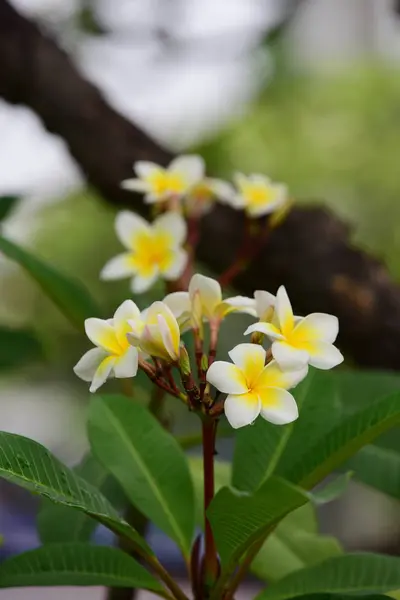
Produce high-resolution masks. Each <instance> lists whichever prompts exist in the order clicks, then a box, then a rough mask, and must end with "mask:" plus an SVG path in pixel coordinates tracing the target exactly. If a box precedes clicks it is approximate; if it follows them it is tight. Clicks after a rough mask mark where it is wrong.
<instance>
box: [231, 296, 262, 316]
mask: <svg viewBox="0 0 400 600" xmlns="http://www.w3.org/2000/svg"><path fill="white" fill-rule="evenodd" d="M223 303H224V304H227V305H228V306H232V307H234V309H235V312H240V313H245V314H247V315H251V316H252V317H256V316H257V313H256V303H255V300H254V299H253V298H248V297H247V296H232V298H225V300H224V301H223Z"/></svg>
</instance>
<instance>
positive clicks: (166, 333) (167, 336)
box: [157, 315, 179, 360]
mask: <svg viewBox="0 0 400 600" xmlns="http://www.w3.org/2000/svg"><path fill="white" fill-rule="evenodd" d="M157 321H158V326H159V328H160V333H161V337H162V341H163V343H164V346H165V348H166V350H167V352H168V354H169V356H170V358H171V359H172V360H177V359H178V358H179V354H178V353H177V352H176V349H175V348H174V344H173V341H172V336H171V332H170V330H169V327H168V325H167V322H166V320H165V318H164V317H163V315H157Z"/></svg>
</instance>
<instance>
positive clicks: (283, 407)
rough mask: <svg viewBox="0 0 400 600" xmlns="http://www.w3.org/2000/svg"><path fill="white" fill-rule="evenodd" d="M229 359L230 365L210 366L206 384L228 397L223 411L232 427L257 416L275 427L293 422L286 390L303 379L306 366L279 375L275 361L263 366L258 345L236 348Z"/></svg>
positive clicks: (293, 412) (295, 411)
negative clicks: (230, 360)
mask: <svg viewBox="0 0 400 600" xmlns="http://www.w3.org/2000/svg"><path fill="white" fill-rule="evenodd" d="M229 356H230V358H231V359H232V361H233V363H234V364H232V363H228V362H225V361H216V362H214V363H213V364H212V365H211V367H210V368H209V369H208V372H207V381H208V382H209V383H211V384H212V385H213V386H214V387H216V388H217V390H219V391H220V392H223V393H225V394H228V396H227V398H226V400H225V404H224V410H225V415H226V418H227V419H228V421H229V423H230V424H231V425H232V427H234V428H235V429H237V428H238V427H243V426H244V425H250V423H253V421H254V420H255V419H256V418H257V417H258V415H261V416H262V417H263V418H264V419H266V420H267V421H270V422H271V423H274V424H275V425H284V424H285V423H291V422H292V421H294V420H295V419H297V417H298V409H297V405H296V401H295V399H294V398H293V396H292V394H290V393H289V392H288V391H287V390H288V389H289V388H292V387H294V386H295V385H297V384H298V383H299V382H300V381H301V380H302V379H304V377H305V376H306V375H307V369H308V367H307V366H305V367H303V368H302V369H299V370H297V371H292V372H289V371H281V369H280V368H279V366H278V365H277V363H276V362H275V361H272V362H270V363H269V364H268V365H267V366H265V358H266V351H265V350H264V348H262V346H259V345H258V344H239V345H238V346H235V348H233V350H231V351H230V352H229Z"/></svg>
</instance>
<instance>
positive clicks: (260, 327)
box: [243, 321, 285, 340]
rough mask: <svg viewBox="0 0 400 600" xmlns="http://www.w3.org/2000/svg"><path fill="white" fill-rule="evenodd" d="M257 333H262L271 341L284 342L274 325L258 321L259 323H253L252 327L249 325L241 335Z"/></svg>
mask: <svg viewBox="0 0 400 600" xmlns="http://www.w3.org/2000/svg"><path fill="white" fill-rule="evenodd" d="M255 331H258V332H259V333H263V334H264V335H267V336H268V337H269V338H270V339H271V340H284V339H285V338H284V336H283V335H282V334H281V333H279V331H278V330H277V328H276V327H275V325H272V323H264V321H260V322H259V323H253V325H249V327H248V328H247V329H246V331H245V332H244V334H243V335H249V334H250V333H254V332H255Z"/></svg>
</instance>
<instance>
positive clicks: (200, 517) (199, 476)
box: [188, 456, 231, 527]
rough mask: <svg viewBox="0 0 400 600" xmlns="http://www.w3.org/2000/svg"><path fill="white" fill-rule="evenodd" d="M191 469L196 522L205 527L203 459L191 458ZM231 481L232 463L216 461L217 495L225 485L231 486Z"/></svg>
mask: <svg viewBox="0 0 400 600" xmlns="http://www.w3.org/2000/svg"><path fill="white" fill-rule="evenodd" d="M188 461H189V469H190V474H191V476H192V480H193V485H194V492H195V494H194V496H195V504H196V522H197V523H198V525H200V526H201V527H204V522H203V521H204V475H203V459H202V458H200V457H198V456H189V457H188ZM230 480H231V463H229V462H227V461H224V460H218V459H216V460H215V461H214V490H215V493H217V492H218V491H219V490H220V489H221V488H222V487H223V486H224V485H229V483H230Z"/></svg>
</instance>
